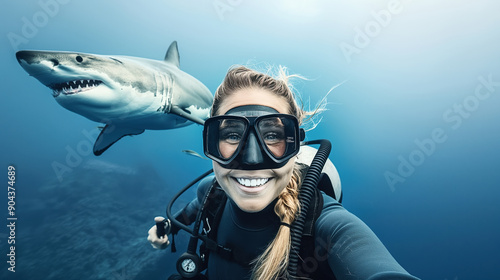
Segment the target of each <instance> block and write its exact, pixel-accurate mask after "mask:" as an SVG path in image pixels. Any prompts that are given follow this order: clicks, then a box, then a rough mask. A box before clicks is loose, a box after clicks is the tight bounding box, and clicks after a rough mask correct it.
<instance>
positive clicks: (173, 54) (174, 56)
mask: <svg viewBox="0 0 500 280" xmlns="http://www.w3.org/2000/svg"><path fill="white" fill-rule="evenodd" d="M165 62H168V63H172V64H173V65H175V66H177V68H179V65H180V58H179V49H178V48H177V41H173V42H172V44H170V47H168V50H167V54H166V55H165Z"/></svg>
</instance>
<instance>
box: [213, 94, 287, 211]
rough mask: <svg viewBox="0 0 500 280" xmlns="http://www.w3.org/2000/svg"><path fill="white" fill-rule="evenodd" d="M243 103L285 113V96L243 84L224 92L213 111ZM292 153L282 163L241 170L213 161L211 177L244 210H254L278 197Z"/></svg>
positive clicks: (285, 181) (282, 187) (258, 209)
mask: <svg viewBox="0 0 500 280" xmlns="http://www.w3.org/2000/svg"><path fill="white" fill-rule="evenodd" d="M244 105H262V106H267V107H271V108H273V109H275V110H276V111H278V112H279V113H283V114H289V107H288V104H287V102H286V100H285V98H283V97H280V96H277V95H276V94H274V93H272V92H271V91H268V90H265V89H261V88H244V89H240V90H237V91H235V92H233V93H232V94H231V95H229V96H227V97H226V98H225V99H224V101H223V102H222V103H221V104H220V106H219V108H218V110H217V113H218V114H219V115H221V114H225V113H226V112H227V111H229V110H231V109H233V108H235V107H239V106H244ZM294 165H295V157H293V158H291V159H290V160H289V161H288V162H287V163H286V164H285V165H284V166H282V167H280V168H276V169H259V170H241V169H227V168H223V167H222V166H221V165H219V164H218V163H217V162H215V161H214V162H213V168H214V173H215V177H216V178H217V181H218V182H219V184H220V186H221V187H222V189H223V190H224V191H225V192H226V194H227V195H228V196H229V197H230V198H231V199H232V200H233V201H234V202H235V203H236V205H238V207H239V208H240V209H241V210H243V211H246V212H258V211H261V210H262V209H264V208H265V207H266V206H267V205H269V203H271V202H272V201H273V200H274V199H276V198H277V197H278V195H279V194H280V193H281V192H282V191H283V189H284V188H285V187H286V185H287V184H288V183H289V182H290V180H291V177H292V173H293V168H294Z"/></svg>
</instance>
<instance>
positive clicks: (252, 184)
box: [236, 178, 269, 187]
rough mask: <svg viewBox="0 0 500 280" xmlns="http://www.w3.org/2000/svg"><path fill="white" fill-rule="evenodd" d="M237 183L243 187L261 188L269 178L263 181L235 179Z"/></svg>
mask: <svg viewBox="0 0 500 280" xmlns="http://www.w3.org/2000/svg"><path fill="white" fill-rule="evenodd" d="M236 180H237V181H238V183H240V185H243V186H245V187H257V186H262V185H264V184H265V183H267V181H269V178H263V179H245V178H236Z"/></svg>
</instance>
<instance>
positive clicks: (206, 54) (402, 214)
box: [0, 0, 500, 280]
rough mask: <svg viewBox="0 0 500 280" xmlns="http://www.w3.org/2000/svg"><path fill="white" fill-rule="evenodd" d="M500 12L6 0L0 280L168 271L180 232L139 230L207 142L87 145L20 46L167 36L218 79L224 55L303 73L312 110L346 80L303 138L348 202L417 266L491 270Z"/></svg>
mask: <svg viewBox="0 0 500 280" xmlns="http://www.w3.org/2000/svg"><path fill="white" fill-rule="evenodd" d="M499 11H500V3H499V2H498V1H493V0H479V1H465V0H458V1H452V0H443V1H430V0H422V1H411V0H400V1H398V0H385V1H381V0H377V1H366V0H365V1H362V0H355V1H317V0H316V1H315V0H311V1H304V0H287V1H285V0H279V1H263V0H259V1H249V0H208V1H141V2H140V3H139V1H116V0H114V1H95V0H90V1H76V0H39V1H31V0H28V1H3V2H2V9H1V11H0V14H1V19H0V20H1V23H2V24H1V25H0V30H1V32H0V35H1V36H0V44H1V49H2V51H1V53H0V56H1V61H2V63H1V65H0V71H1V79H2V82H1V84H0V97H1V99H0V100H1V101H0V129H1V138H0V144H1V145H0V158H1V165H0V171H1V172H3V174H4V175H1V174H2V173H1V172H0V176H4V177H2V178H3V181H2V182H3V183H2V184H3V187H2V188H1V189H2V191H1V192H0V197H1V199H0V202H1V203H0V209H2V213H3V214H2V215H3V217H4V218H3V221H4V222H3V223H5V225H3V226H0V255H1V256H2V257H1V258H0V259H1V265H0V268H1V272H0V278H1V279H111V280H125V279H166V277H167V276H168V275H170V274H172V273H173V272H174V271H175V261H176V258H177V256H179V254H180V253H182V252H183V251H184V250H185V248H186V240H187V235H186V234H181V235H180V236H179V237H178V238H177V239H176V242H177V249H178V253H175V254H172V253H171V252H170V250H169V249H167V250H164V251H157V250H154V249H153V248H152V247H151V246H150V245H149V243H148V242H147V241H146V236H147V231H148V229H149V228H150V227H151V226H152V225H153V218H154V216H157V215H164V213H165V207H166V205H167V203H168V202H169V201H170V198H171V197H172V195H173V194H175V193H176V192H177V191H178V190H179V189H180V188H181V187H183V186H184V185H186V184H187V183H188V182H190V181H191V180H192V179H194V178H195V177H197V176H198V175H199V174H201V173H203V172H204V171H206V170H208V169H209V168H211V162H210V161H209V160H205V159H201V158H198V157H193V156H190V155H188V154H186V153H183V152H182V150H188V149H189V150H194V151H196V152H198V153H200V154H203V151H202V145H201V143H202V138H201V132H202V127H201V126H199V125H191V126H188V127H185V128H180V129H175V130H162V131H146V132H145V133H143V134H141V135H138V136H134V137H125V138H123V139H122V140H120V141H119V142H117V143H116V144H115V145H113V146H112V147H111V148H110V149H109V150H107V151H106V152H105V153H104V154H103V155H101V156H99V157H96V156H94V155H93V154H92V153H91V147H92V145H93V142H94V139H95V134H94V139H92V137H89V136H88V133H86V132H94V133H95V132H96V131H97V127H98V126H100V125H101V124H99V123H95V122H92V121H90V120H88V119H86V118H84V117H82V116H80V115H77V114H75V113H72V112H70V111H68V110H66V109H64V108H63V107H61V106H60V105H59V104H57V102H55V101H54V100H53V97H52V96H51V90H49V89H48V88H46V87H45V86H43V85H42V84H41V83H39V82H38V81H37V80H36V79H34V78H32V77H29V75H28V74H27V73H26V72H25V71H24V70H23V69H22V68H21V67H20V66H19V64H18V62H17V61H16V58H15V52H16V51H18V50H24V49H30V50H61V51H78V52H83V53H95V54H108V55H129V56H137V57H145V58H151V59H158V60H161V59H163V57H164V55H165V52H166V50H167V48H168V46H169V44H170V43H171V42H172V41H174V40H176V41H177V42H178V45H179V52H180V57H181V69H182V70H183V71H185V72H187V73H189V74H191V75H192V76H194V77H195V78H197V79H199V80H200V81H201V82H203V83H204V84H205V85H206V86H207V87H208V88H209V89H210V91H211V92H214V91H215V89H216V87H217V86H218V84H219V83H220V82H221V81H222V79H223V77H224V75H225V73H226V71H227V69H228V68H229V67H230V66H231V65H234V64H244V65H249V66H251V67H254V68H257V69H262V70H264V69H265V68H266V66H267V65H275V66H276V65H285V66H287V67H288V69H289V71H290V73H298V74H301V75H303V76H304V77H306V78H308V80H306V81H300V80H299V81H296V83H295V87H296V88H297V90H298V91H299V92H300V94H301V96H302V99H303V101H304V103H305V105H306V108H314V107H315V105H316V104H317V103H318V102H319V101H320V100H321V99H322V98H323V97H324V96H325V95H326V94H327V93H328V92H329V90H330V89H331V88H332V87H334V86H336V85H339V84H341V85H340V86H338V87H337V88H335V89H334V90H333V91H332V92H331V93H330V94H329V95H328V106H327V108H328V110H327V111H326V112H324V113H323V114H322V116H321V117H322V120H321V122H320V123H319V125H318V126H317V127H316V128H315V129H314V130H312V131H310V132H308V134H307V139H309V140H313V139H319V138H326V139H329V140H330V141H331V142H332V144H333V149H332V153H331V155H330V159H331V160H332V161H333V163H334V164H335V166H336V167H337V169H338V171H339V174H340V178H341V181H342V188H343V192H344V200H343V204H344V206H345V207H346V208H347V209H348V210H349V211H351V212H352V213H354V214H355V215H357V216H358V217H360V218H361V219H362V220H363V221H364V222H365V223H366V224H368V225H369V226H370V227H371V229H372V230H373V231H374V232H375V233H376V234H377V236H378V237H379V238H380V239H381V240H382V242H383V243H384V244H385V245H386V247H387V248H388V249H389V251H390V252H391V253H392V254H393V256H394V257H395V258H396V260H398V262H399V263H400V264H401V265H402V266H403V267H404V268H405V269H406V270H408V271H409V272H410V273H412V274H414V275H416V276H418V277H420V278H421V279H439V280H445V279H447V280H465V279H480V280H482V279H500V278H499V276H498V275H499V273H498V266H499V265H500V238H499V236H500V204H499V203H498V201H497V200H498V199H499V198H500V172H499V167H500V110H499V109H500V32H499V29H498V27H499V26H500V16H499V15H498V12H499ZM61 165H63V166H65V167H67V168H66V169H64V172H63V173H61V171H57V170H56V169H55V168H54V166H61ZM9 166H14V167H15V169H16V170H15V171H16V174H15V188H16V191H15V192H16V194H15V217H16V218H17V220H16V221H15V229H14V230H11V229H9V227H7V226H6V225H9V223H10V220H8V218H9V215H8V203H9V199H8V188H7V187H8V179H7V178H8V167H9ZM193 195H194V192H191V193H189V194H187V195H186V196H183V197H182V201H181V202H179V206H178V207H180V206H182V204H183V202H184V203H185V202H187V201H189V200H190V199H191V198H192V196H193ZM13 233H14V237H13V238H11V236H13V235H12V234H13ZM12 239H14V240H15V272H11V271H9V270H8V268H9V267H11V264H9V263H8V262H7V261H9V259H10V257H9V256H8V254H10V253H11V249H10V246H12V244H9V243H8V242H9V240H12Z"/></svg>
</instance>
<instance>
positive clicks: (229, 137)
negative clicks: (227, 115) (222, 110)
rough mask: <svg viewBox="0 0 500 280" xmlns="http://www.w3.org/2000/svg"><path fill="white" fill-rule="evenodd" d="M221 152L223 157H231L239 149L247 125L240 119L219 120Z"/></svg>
mask: <svg viewBox="0 0 500 280" xmlns="http://www.w3.org/2000/svg"><path fill="white" fill-rule="evenodd" d="M218 126H219V127H218V129H217V130H218V134H219V137H218V140H219V141H218V143H219V147H218V148H219V153H220V155H221V157H222V158H223V159H225V160H226V159H229V158H231V157H232V156H233V155H234V153H235V152H236V151H237V149H238V147H239V145H240V143H241V141H242V139H243V136H244V134H245V131H246V129H247V125H246V123H245V122H244V121H242V120H240V119H222V120H219V122H218Z"/></svg>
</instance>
